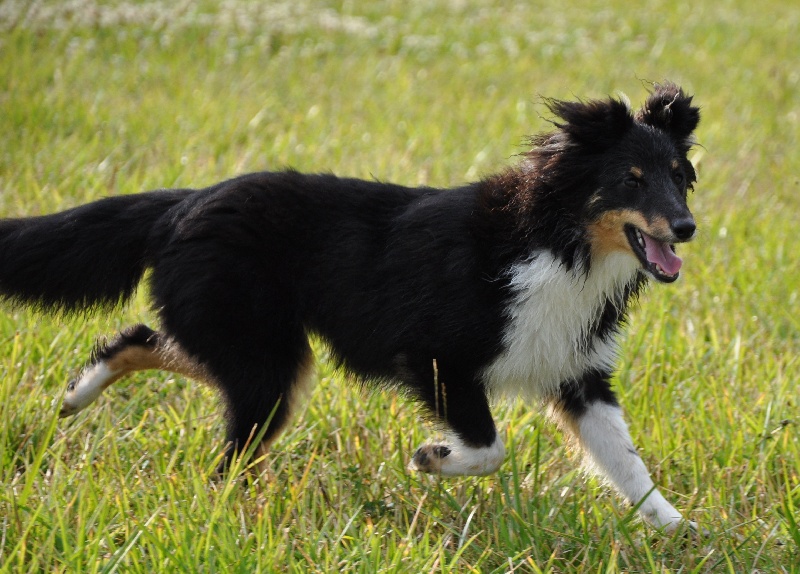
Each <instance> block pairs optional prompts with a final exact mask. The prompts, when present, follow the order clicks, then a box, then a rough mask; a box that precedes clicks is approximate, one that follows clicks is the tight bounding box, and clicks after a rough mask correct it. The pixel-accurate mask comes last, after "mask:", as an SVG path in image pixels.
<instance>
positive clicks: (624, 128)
mask: <svg viewBox="0 0 800 574" xmlns="http://www.w3.org/2000/svg"><path fill="white" fill-rule="evenodd" d="M546 103H547V107H548V109H549V110H550V111H551V112H552V113H553V114H554V115H556V116H557V117H558V118H560V119H562V120H564V121H563V122H559V121H557V120H556V121H553V124H554V125H555V126H556V127H557V128H558V129H559V130H560V131H561V132H563V133H564V134H566V135H567V136H568V137H569V139H570V140H571V141H572V142H573V143H575V144H578V145H583V146H587V147H590V148H592V149H593V150H597V149H605V148H608V147H610V146H612V145H613V144H615V143H617V142H618V141H619V140H621V139H622V138H623V136H624V135H625V134H626V133H627V132H628V130H629V129H631V127H633V115H632V114H631V110H630V108H629V107H628V105H627V104H626V103H625V102H623V101H621V100H615V99H613V98H609V99H608V100H590V101H586V102H580V101H578V102H568V101H563V100H548V101H547V102H546Z"/></svg>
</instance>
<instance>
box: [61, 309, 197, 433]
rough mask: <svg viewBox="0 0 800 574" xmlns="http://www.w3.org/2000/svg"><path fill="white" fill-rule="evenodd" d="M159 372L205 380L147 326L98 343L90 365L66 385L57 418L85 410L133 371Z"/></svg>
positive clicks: (177, 350)
mask: <svg viewBox="0 0 800 574" xmlns="http://www.w3.org/2000/svg"><path fill="white" fill-rule="evenodd" d="M146 369H160V370H165V371H171V372H173V373H178V374H181V375H185V376H188V377H192V378H200V379H203V378H205V377H204V376H203V368H202V366H200V365H199V364H197V363H196V362H194V361H192V359H191V358H190V357H189V356H188V355H186V353H184V352H182V350H181V349H180V347H179V346H178V345H175V344H174V343H172V342H170V341H169V340H168V339H166V338H165V337H164V335H163V334H161V333H158V332H156V331H153V330H152V329H150V328H149V327H147V326H146V325H136V326H134V327H130V328H128V329H125V330H124V331H122V332H120V333H119V334H118V335H117V336H116V337H115V338H114V339H112V340H111V341H110V342H106V343H99V344H98V345H97V347H96V348H95V350H94V352H93V353H92V358H91V360H90V361H89V364H88V365H86V366H85V367H84V368H83V370H82V371H81V374H80V375H79V376H78V377H77V378H76V379H74V380H72V381H70V382H69V384H68V385H67V392H66V395H65V396H64V400H63V402H62V403H61V410H60V412H59V415H60V416H62V417H66V416H71V415H74V414H76V413H78V412H80V411H81V410H83V409H85V408H86V407H87V406H89V405H90V404H91V403H92V402H94V401H95V399H97V398H98V397H99V396H100V395H101V394H102V393H103V391H104V390H106V389H107V388H108V387H109V386H111V385H112V384H113V383H115V382H116V381H118V380H119V379H121V378H122V377H124V376H125V375H128V374H130V373H132V372H134V371H142V370H146Z"/></svg>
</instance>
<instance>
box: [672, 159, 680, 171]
mask: <svg viewBox="0 0 800 574" xmlns="http://www.w3.org/2000/svg"><path fill="white" fill-rule="evenodd" d="M670 165H671V166H672V169H678V166H680V165H681V164H680V163H679V162H678V160H677V159H673V160H672V164H670Z"/></svg>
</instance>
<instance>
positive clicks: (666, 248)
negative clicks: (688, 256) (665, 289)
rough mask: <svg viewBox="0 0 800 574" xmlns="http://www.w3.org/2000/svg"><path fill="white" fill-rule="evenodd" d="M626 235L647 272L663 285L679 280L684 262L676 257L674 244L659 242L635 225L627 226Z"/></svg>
mask: <svg viewBox="0 0 800 574" xmlns="http://www.w3.org/2000/svg"><path fill="white" fill-rule="evenodd" d="M625 234H626V235H627V236H628V242H630V244H631V249H633V252H634V253H635V254H636V256H637V257H638V258H639V261H640V262H641V263H642V267H644V269H645V271H647V272H649V273H650V275H652V276H653V277H655V278H656V279H657V280H658V281H661V282H662V283H672V282H673V281H675V280H676V279H677V278H678V272H679V271H680V269H681V264H682V263H683V261H681V258H680V257H678V256H677V255H675V246H674V245H673V244H671V243H666V242H664V241H659V240H658V239H656V238H655V237H652V236H650V235H647V234H646V233H645V232H644V231H642V230H641V229H639V228H638V227H635V226H633V225H628V226H626V228H625Z"/></svg>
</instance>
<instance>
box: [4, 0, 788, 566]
mask: <svg viewBox="0 0 800 574" xmlns="http://www.w3.org/2000/svg"><path fill="white" fill-rule="evenodd" d="M508 4H509V3H503V2H499V1H497V2H493V1H491V0H460V1H457V0H452V1H449V2H446V1H436V2H427V1H426V2H423V1H410V2H408V1H404V2H399V1H391V0H389V1H386V2H378V1H376V0H372V1H369V0H367V1H364V2H351V1H342V2H323V1H310V0H308V1H302V0H301V1H292V2H270V3H261V2H254V1H253V2H250V1H247V0H231V1H229V2H224V3H216V2H210V1H205V2H202V1H201V2H184V3H174V4H173V3H166V2H164V3H162V2H150V3H145V2H142V3H139V2H129V3H128V2H104V3H96V2H93V1H90V0H76V1H73V2H55V1H50V0H48V1H45V2H38V3H34V4H30V3H27V2H24V1H19V0H5V1H4V2H2V3H0V28H2V33H0V53H2V59H3V65H2V66H0V132H1V133H2V134H3V135H4V137H3V138H2V139H0V215H2V216H4V217H5V216H21V215H31V214H39V213H45V212H50V211H54V210H57V209H62V208H66V207H69V206H74V205H76V204H78V203H81V202H85V201H88V200H91V199H95V198H98V197H101V196H104V195H109V194H122V193H133V192H137V191H141V190H144V189H152V188H157V187H174V186H205V185H208V184H210V183H213V182H215V181H218V180H220V179H222V178H226V177H229V176H232V175H235V174H238V173H243V172H247V171H254V170H259V169H268V168H269V169H275V168H281V167H284V166H293V167H296V168H298V169H300V170H313V171H320V170H322V171H333V172H335V173H338V174H343V175H352V176H359V177H376V178H379V179H382V180H392V181H397V182H399V183H405V184H430V185H450V184H457V183H461V182H463V181H465V180H469V179H473V178H477V177H481V176H482V175H485V174H488V173H490V172H492V171H495V170H497V169H500V168H501V167H502V166H504V165H506V164H507V163H508V162H509V161H512V162H513V161H514V157H513V156H514V155H515V154H516V153H518V152H519V151H521V150H522V149H523V148H522V147H521V142H523V141H524V136H526V135H528V134H531V133H534V132H537V131H541V130H543V129H546V128H547V124H546V122H545V121H544V119H543V118H542V117H540V114H543V113H544V109H543V106H542V105H540V103H539V102H540V99H539V96H540V95H542V96H552V97H559V98H571V97H574V96H576V95H577V96H582V97H602V96H604V95H606V94H609V93H615V92H616V91H617V90H623V91H625V92H626V93H628V94H629V96H630V97H631V100H632V101H633V102H637V101H640V100H641V99H642V98H643V96H644V93H645V90H644V88H643V85H642V84H643V82H642V80H641V79H646V80H661V79H663V78H670V79H673V80H675V81H677V82H680V83H681V84H682V85H684V86H685V87H686V88H687V89H688V91H690V92H691V93H694V94H696V98H697V102H698V103H699V104H700V105H701V106H702V109H703V121H702V124H701V127H700V129H699V132H698V136H699V140H700V142H701V143H702V146H700V147H698V148H696V150H695V151H694V152H693V161H694V162H695V163H696V165H697V167H698V171H699V174H700V181H699V184H698V185H697V192H696V193H695V195H694V197H693V198H692V207H693V210H694V211H695V213H696V215H697V216H698V220H699V223H700V236H699V238H698V240H697V241H696V242H694V243H693V244H692V245H690V246H687V247H685V248H684V249H683V250H682V255H685V267H684V270H685V272H684V273H683V278H682V279H681V281H680V282H679V283H678V284H677V285H674V286H668V287H658V286H654V287H653V288H651V289H650V291H649V293H648V294H647V295H646V296H645V297H644V298H643V300H642V302H641V305H640V307H639V309H638V310H637V311H636V312H635V313H634V315H633V317H632V320H631V324H630V329H629V330H628V332H627V334H626V337H625V339H624V345H623V353H622V357H623V361H622V362H621V366H620V370H619V373H618V377H617V387H618V389H619V392H620V395H621V400H622V403H623V405H624V407H625V409H626V412H627V417H628V420H629V422H630V426H631V430H632V433H633V435H634V437H635V440H636V441H637V443H638V444H639V446H640V447H641V449H642V452H643V453H644V457H645V461H646V463H647V465H648V467H649V468H650V469H651V470H652V472H653V475H654V479H655V480H656V482H657V483H658V484H659V485H660V487H661V488H662V489H663V490H664V491H665V493H667V496H668V498H669V499H671V500H672V501H673V502H675V503H676V505H677V506H678V507H679V508H681V509H683V510H684V511H685V512H686V513H687V514H688V516H689V517H690V518H691V519H693V520H697V521H699V522H700V523H701V524H702V525H704V526H705V527H707V528H708V529H709V530H710V531H711V535H710V537H709V538H708V539H705V540H700V541H698V540H685V539H682V538H671V537H668V536H663V535H660V534H658V533H655V532H653V531H652V530H649V529H648V528H647V527H645V526H643V525H642V524H641V523H639V522H638V521H637V520H636V519H635V517H634V516H633V514H632V512H631V510H630V509H627V508H624V507H623V506H622V505H620V504H619V503H618V501H617V499H616V498H615V497H614V496H613V495H611V494H610V493H608V492H607V491H606V490H605V489H604V488H603V487H602V485H599V484H597V483H596V482H595V481H593V480H589V481H588V483H586V481H585V480H584V477H583V476H582V474H581V472H580V471H579V470H577V465H576V462H577V461H576V460H575V457H574V456H572V455H571V454H570V453H569V451H568V450H567V449H566V447H565V445H564V444H563V443H562V441H561V438H560V436H559V435H558V434H557V433H556V432H554V429H553V428H552V427H551V426H550V425H549V424H548V423H547V422H546V421H545V420H544V419H543V418H542V417H540V416H539V415H538V414H536V412H535V411H536V409H531V408H530V406H525V405H521V404H518V403H513V404H508V405H500V406H499V407H498V411H497V412H498V419H499V421H500V422H501V424H502V425H503V427H504V428H505V429H506V431H505V432H506V436H505V440H506V444H507V445H508V447H509V448H508V450H509V454H508V457H507V461H506V463H505V464H504V465H503V467H502V469H501V471H500V472H499V473H497V474H496V475H494V476H491V477H487V478H480V479H478V478H464V479H447V480H445V479H438V478H435V477H433V478H432V477H424V476H422V477H420V476H416V475H414V474H409V473H408V472H407V471H406V469H405V466H406V464H407V462H408V458H409V455H410V453H411V452H413V449H414V448H415V447H416V446H417V444H418V443H420V442H422V441H423V440H425V439H426V438H427V437H428V436H429V433H430V428H428V427H427V426H426V425H424V424H421V423H419V422H418V419H417V416H416V415H417V413H416V410H415V409H414V408H413V406H411V405H409V404H408V403H406V402H404V401H402V400H400V399H397V398H393V397H391V396H389V395H382V394H374V395H365V394H363V393H361V392H360V391H358V390H357V389H356V388H354V387H353V386H352V385H348V384H347V381H346V380H343V379H344V378H345V377H343V376H342V374H341V373H339V372H336V371H334V370H333V369H332V367H331V366H330V364H329V362H328V361H327V357H326V353H325V349H324V348H322V347H320V346H318V377H319V384H318V386H317V388H316V391H315V392H314V394H313V395H312V397H311V400H310V402H309V405H308V407H307V408H306V410H305V411H304V412H302V413H300V415H299V417H298V419H297V424H296V425H294V426H292V427H291V428H290V429H289V430H288V431H287V432H286V433H285V434H284V435H283V436H282V438H281V439H280V440H279V441H278V443H277V444H276V446H275V449H274V451H273V452H272V453H271V454H270V455H269V461H268V462H269V466H270V468H271V469H272V476H271V477H270V480H268V481H262V482H260V483H257V484H248V483H245V482H244V481H241V480H232V479H228V480H227V481H222V482H215V481H214V480H212V478H211V477H212V470H213V468H214V467H215V465H216V462H217V458H218V456H219V454H220V449H221V447H222V445H221V436H222V433H221V430H222V429H221V422H220V419H219V417H218V416H216V415H217V413H218V412H219V408H218V405H217V403H216V399H215V397H214V394H213V393H212V392H211V391H210V390H209V389H206V388H204V387H201V386H198V385H196V384H194V383H192V382H190V381H186V380H183V379H175V380H171V379H167V378H165V377H164V376H162V375H159V374H157V373H148V374H146V375H143V376H137V377H133V378H132V379H130V380H129V381H128V382H127V383H124V384H119V385H118V386H116V387H114V388H113V389H112V390H110V391H109V392H108V393H107V394H106V396H104V397H103V398H102V399H101V400H100V401H99V402H98V403H97V404H96V405H94V406H93V408H92V409H91V410H89V411H87V412H86V413H85V414H81V415H79V416H77V417H76V418H74V419H70V420H64V421H59V420H57V419H56V411H55V410H54V408H53V407H52V406H51V401H53V399H56V400H57V399H58V398H59V396H60V395H61V393H62V392H63V389H64V386H65V383H66V381H67V380H68V379H69V378H70V376H71V374H73V373H74V370H75V369H76V368H77V367H78V366H79V365H80V364H81V363H82V361H83V360H84V358H85V357H86V356H87V354H88V352H89V350H90V348H91V346H92V344H93V341H94V339H95V337H96V336H98V335H99V334H103V333H112V332H114V331H115V330H117V329H118V328H120V327H121V326H124V325H127V324H130V323H132V322H134V321H145V322H153V320H154V317H153V314H152V312H151V311H150V310H149V309H148V307H147V304H146V297H145V295H146V294H145V293H139V294H138V296H137V298H136V299H135V301H134V302H133V303H132V304H131V305H129V306H128V307H127V308H126V309H124V310H120V311H119V312H116V313H113V314H107V315H102V316H96V317H90V318H86V319H85V320H84V318H79V319H65V318H45V317H40V316H37V315H35V314H32V313H29V312H26V311H24V310H14V309H9V308H7V307H6V308H5V309H4V311H3V313H2V315H0V377H1V381H2V382H0V421H2V423H0V484H1V485H2V488H0V570H2V571H7V572H15V573H16V572H115V571H116V572H254V571H258V572H273V571H276V572H277V571H281V572H283V571H285V572H331V571H341V572H598V573H601V572H602V573H606V572H623V571H624V572H668V571H680V572H709V571H713V572H732V573H733V572H747V571H760V572H800V566H798V564H800V524H799V523H800V517H799V516H800V432H799V431H798V423H800V406H798V402H799V401H798V396H799V395H798V390H797V380H798V378H800V359H799V358H798V351H800V319H798V311H797V310H798V306H799V305H800V301H799V300H798V299H799V297H798V290H799V289H800V265H798V263H797V255H796V254H797V253H798V252H800V239H798V234H797V220H798V215H800V159H798V157H799V156H798V154H797V150H798V143H799V142H798V135H799V134H800V126H798V123H799V122H800V119H799V118H798V110H800V74H798V72H797V70H796V65H795V62H796V54H798V53H800V8H798V7H797V6H795V5H794V4H793V3H789V2H782V1H780V0H764V2H759V3H755V4H754V3H751V2H745V1H744V0H721V1H719V2H714V3H683V4H682V3H668V2H663V1H661V0H648V1H646V2H643V3H639V4H636V5H635V6H632V5H631V4H629V3H623V2H620V1H619V0H612V2H605V3H601V2H594V1H592V0H577V1H576V2H570V3H564V2H555V1H552V0H540V1H537V2H531V3H522V2H521V3H518V4H514V5H511V6H509V5H508ZM1 256H2V254H0V257H1Z"/></svg>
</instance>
